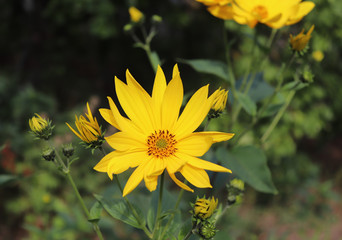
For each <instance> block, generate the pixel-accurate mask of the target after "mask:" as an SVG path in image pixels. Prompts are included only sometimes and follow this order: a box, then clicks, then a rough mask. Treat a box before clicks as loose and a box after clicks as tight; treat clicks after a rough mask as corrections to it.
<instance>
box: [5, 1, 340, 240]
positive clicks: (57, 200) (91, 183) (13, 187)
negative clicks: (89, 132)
mask: <svg viewBox="0 0 342 240" xmlns="http://www.w3.org/2000/svg"><path fill="white" fill-rule="evenodd" d="M314 2H315V3H316V7H315V9H314V10H313V12H312V13H311V14H309V15H308V16H307V17H305V19H304V21H302V22H301V23H299V24H297V25H294V26H292V27H291V28H284V29H282V30H281V31H280V32H279V33H278V35H277V37H278V39H277V42H276V44H277V45H276V47H275V50H274V51H273V52H271V53H270V54H271V58H270V60H269V61H268V62H267V66H266V67H265V69H267V71H265V72H264V73H263V74H262V78H263V79H264V80H265V82H266V83H270V84H272V81H274V80H273V79H274V76H275V74H276V70H275V69H276V67H279V65H280V63H281V60H282V59H283V58H286V57H288V56H289V55H290V51H288V52H286V51H278V50H279V49H282V50H284V49H286V48H288V35H289V33H295V34H296V33H298V32H299V31H300V30H301V29H302V27H305V28H306V29H308V28H309V26H311V24H315V30H314V33H313V37H312V40H311V43H310V49H309V51H308V53H307V55H306V56H305V60H303V61H306V65H308V66H310V67H311V69H312V71H313V74H314V76H315V77H314V83H312V84H311V85H310V87H308V88H303V89H302V90H300V91H299V92H298V93H297V94H296V96H295V98H294V100H293V102H292V103H291V106H290V108H289V110H288V112H287V113H286V114H285V116H284V118H283V119H282V120H281V122H280V124H279V125H278V128H277V129H276V130H275V131H274V132H273V134H272V135H271V138H270V141H268V145H267V146H266V155H267V156H259V157H262V158H263V157H265V159H267V161H268V162H267V163H268V165H269V167H270V169H271V174H272V177H273V182H274V185H275V187H276V188H277V190H278V194H277V195H271V194H264V193H258V192H255V191H254V190H253V189H251V188H248V189H247V191H246V194H245V200H244V202H243V203H242V205H241V206H239V207H234V208H232V209H231V210H230V211H229V213H228V214H227V217H226V219H225V221H224V223H222V224H225V225H224V226H228V227H221V229H222V230H221V231H220V232H219V233H218V236H217V239H221V238H222V239H226V236H227V235H229V236H230V237H231V239H237V238H240V239H262V238H263V237H268V238H269V239H272V238H273V239H301V238H303V237H305V236H306V237H307V236H312V237H317V238H318V237H320V236H323V237H326V239H336V237H341V236H342V230H341V229H340V228H338V227H337V226H338V223H341V221H342V216H341V212H342V206H341V204H340V203H339V202H340V191H341V187H342V168H341V159H342V151H341V149H342V138H341V135H340V133H341V131H342V127H341V124H340V122H341V118H342V106H341V103H342V92H341V91H342V88H341V83H340V76H341V71H342V70H341V69H342V67H341V66H340V65H341V62H342V61H341V50H342V43H341V41H340V39H341V37H342V25H341V24H342V15H341V14H340V13H341V11H342V2H340V1H338V0H329V1H323V0H315V1H314ZM131 4H132V5H135V6H136V7H138V8H139V9H140V10H141V11H143V12H144V13H145V15H146V16H151V15H153V14H158V15H160V16H162V18H163V22H162V24H161V25H160V26H159V29H158V35H157V36H156V37H155V39H154V40H153V42H152V48H153V49H154V50H155V51H157V52H158V53H159V56H160V57H161V59H162V62H163V69H164V70H165V71H166V75H167V76H171V70H172V66H173V64H174V63H175V62H179V63H180V65H179V67H180V71H181V74H182V79H183V81H184V87H185V91H189V90H193V89H196V88H198V87H199V86H202V85H203V84H206V83H210V84H211V86H212V87H213V88H211V89H212V90H214V89H215V88H214V87H218V85H219V81H218V80H219V79H218V78H217V77H215V76H214V75H212V74H210V73H208V74H203V73H198V72H197V71H196V70H194V69H193V68H192V67H191V64H190V65H189V64H184V59H213V60H217V61H222V60H223V59H224V57H225V56H224V52H223V51H222V49H223V43H222V31H221V29H222V22H221V21H220V20H218V19H216V18H214V17H212V16H211V15H210V14H209V13H207V12H206V11H205V8H204V7H203V6H202V5H200V4H198V3H196V2H195V1H191V0H188V1H180V0H169V1H164V2H149V1H110V0H105V1H100V2H98V1H95V0H86V1H71V0H49V1H33V0H25V1H20V2H19V1H2V2H1V3H0V16H1V25H0V35H1V36H2V37H1V38H0V52H1V57H0V103H1V110H0V120H1V123H0V145H1V146H2V148H1V160H0V163H1V166H0V174H1V175H0V200H1V201H0V202H1V203H2V204H0V212H1V213H2V214H1V215H2V217H1V219H0V237H2V238H3V239H8V238H10V239H91V238H92V237H93V232H92V230H91V229H90V228H89V224H88V223H87V222H86V221H85V220H84V218H83V215H82V212H81V209H79V208H78V206H76V199H74V197H73V195H72V194H71V191H72V190H71V189H70V187H69V186H66V182H65V180H64V178H63V177H62V176H61V175H60V174H59V173H58V172H56V171H54V169H53V166H51V165H50V164H48V163H47V162H45V161H42V159H41V155H40V150H39V147H38V146H37V145H38V144H39V143H38V142H37V141H33V140H32V136H30V134H28V118H29V117H31V116H32V115H33V113H35V112H38V113H45V114H46V115H47V116H48V117H49V118H50V119H52V120H53V121H54V123H55V124H56V125H57V127H56V135H58V137H57V138H56V139H55V141H56V142H57V143H66V142H70V141H72V140H74V141H75V143H74V146H76V147H77V148H76V152H77V154H78V155H79V157H80V159H79V160H78V161H77V162H76V163H75V164H74V165H73V175H74V178H75V179H76V181H77V184H78V186H79V188H80V190H81V193H82V194H83V195H84V196H86V200H87V204H88V205H89V206H91V204H92V203H93V202H95V198H94V197H93V196H92V195H91V192H96V193H100V194H101V195H108V196H117V197H118V196H119V193H118V192H117V191H116V188H115V186H113V184H111V183H110V182H109V180H108V178H107V176H106V175H105V174H98V173H96V172H95V171H93V170H92V167H93V166H94V165H95V163H96V162H97V161H98V160H99V158H100V156H98V155H96V154H95V155H92V157H91V159H89V157H88V156H89V152H87V151H86V150H83V149H82V147H81V146H79V144H78V141H77V140H76V139H75V138H74V136H72V134H71V133H70V131H69V130H68V129H67V127H66V126H65V125H64V122H65V121H67V122H73V117H74V114H75V113H77V114H79V113H81V112H83V106H85V102H86V101H89V102H90V105H91V108H92V109H93V112H95V110H96V109H97V108H98V107H105V106H107V103H106V102H105V101H106V96H108V95H109V96H113V95H114V94H113V93H114V89H113V80H112V79H113V75H117V76H118V77H119V78H120V79H124V73H125V69H126V68H129V69H130V71H131V72H132V74H133V75H134V76H137V78H138V79H139V82H141V84H142V85H143V86H144V87H145V89H147V90H148V91H149V90H151V87H152V81H153V77H154V73H153V70H152V69H151V68H150V66H149V63H148V61H147V59H146V57H145V55H144V52H143V51H142V50H141V49H137V48H133V47H132V44H133V41H132V40H131V38H130V36H128V35H125V34H124V32H123V30H122V29H123V26H124V25H125V24H126V23H127V22H128V21H129V16H128V12H127V9H128V7H129V6H130V5H131ZM227 28H228V29H229V31H230V35H231V37H232V38H234V39H236V42H235V44H234V45H233V48H232V49H233V56H234V64H235V65H236V66H235V68H236V69H237V72H238V73H239V75H242V73H243V71H244V66H246V64H247V63H248V61H249V58H248V54H247V53H248V52H249V49H250V47H249V46H250V43H251V41H252V39H251V37H250V35H249V34H250V33H249V29H248V28H246V27H243V26H239V25H237V24H236V23H233V22H231V23H229V24H228V25H227ZM257 28H258V31H260V32H261V35H260V38H261V39H262V38H263V37H264V38H266V37H267V36H268V35H269V31H270V30H269V29H268V28H266V27H264V26H258V27H257ZM238 29H243V30H238ZM313 51H322V52H323V53H324V59H323V61H321V62H318V61H315V59H314V58H313V57H312V52H313ZM283 54H284V55H283ZM295 64H299V63H295ZM303 71H305V65H304V66H303ZM216 72H217V71H216ZM286 77H288V78H291V76H286ZM142 81H143V82H142ZM279 101H281V99H280V100H279ZM244 114H247V113H245V112H244ZM95 115H96V116H97V117H98V119H99V120H100V121H102V120H101V117H100V116H99V114H98V113H96V114H95ZM246 116H247V115H246ZM229 117H230V116H229V115H224V116H223V117H222V120H214V121H213V123H212V124H213V125H214V127H215V124H216V125H217V126H222V125H224V124H225V121H224V120H225V119H227V118H229ZM102 123H103V122H102ZM103 124H104V123H103ZM267 124H268V122H263V121H261V122H260V123H259V124H258V125H257V126H256V127H255V131H254V132H252V133H250V134H247V135H246V136H245V137H244V138H243V139H242V141H244V142H245V143H249V142H250V141H251V139H253V137H254V135H258V134H259V135H260V132H263V131H264V130H265V127H266V126H267ZM110 131H111V129H108V132H110ZM242 131H243V129H242V126H239V125H238V126H237V128H236V130H235V132H236V133H239V132H242ZM258 131H260V132H258ZM239 151H240V153H239ZM236 152H237V153H239V154H241V152H243V153H244V154H248V151H246V149H244V150H243V151H241V150H239V149H236V151H235V152H234V153H236ZM209 154H210V153H209ZM237 156H238V154H237ZM229 167H232V168H233V167H234V166H229ZM235 167H239V166H235ZM220 177H222V176H220V175H219V176H218V177H217V179H220ZM251 182H253V180H251ZM218 183H219V181H217V184H218ZM247 183H248V182H247ZM170 187H172V186H170ZM217 187H218V188H219V185H217ZM143 193H144V192H143ZM218 194H219V195H220V193H218ZM170 195H171V194H170ZM222 196H223V195H222ZM192 197H193V196H190V195H189V196H187V198H188V199H189V201H190V200H191V201H193V200H194V199H193V198H192ZM221 200H223V199H221ZM132 201H134V200H133V199H132ZM136 201H139V200H136ZM74 205H75V207H74ZM181 207H182V209H184V210H185V211H184V212H187V211H188V208H189V206H186V205H184V206H181ZM145 214H147V213H145ZM260 218H261V219H263V220H264V221H260ZM272 219H273V221H271V220H272ZM274 219H276V220H274ZM261 222H264V223H261ZM300 222H302V224H300V225H298V223H300ZM267 223H269V224H271V223H272V224H273V226H272V227H270V225H267ZM291 223H292V224H291ZM296 224H297V225H296ZM114 225H115V226H113V222H111V220H110V219H109V218H108V216H107V215H105V216H104V218H103V219H101V221H100V226H101V228H102V229H103V231H104V234H105V236H106V237H107V238H108V239H111V238H114V237H119V238H121V239H132V237H134V238H136V239H139V238H141V235H140V232H139V231H134V232H133V233H131V231H132V230H133V229H132V228H130V227H128V226H126V225H122V224H121V223H119V222H115V223H114ZM281 226H285V227H281ZM312 226H317V227H312ZM114 228H115V229H116V231H113V229H114ZM219 228H220V227H219ZM327 228H329V229H330V231H328V233H327V232H326V229H327ZM324 229H325V230H324ZM228 233H229V234H228ZM324 234H326V235H324ZM291 237H292V238H291ZM295 237H297V238H295ZM334 237H335V238H334Z"/></svg>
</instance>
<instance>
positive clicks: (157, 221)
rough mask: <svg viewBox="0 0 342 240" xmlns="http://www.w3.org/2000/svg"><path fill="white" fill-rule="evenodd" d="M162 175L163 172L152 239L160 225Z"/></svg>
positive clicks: (162, 178)
mask: <svg viewBox="0 0 342 240" xmlns="http://www.w3.org/2000/svg"><path fill="white" fill-rule="evenodd" d="M164 175H165V172H163V173H162V175H161V176H160V187H159V197H158V207H157V215H156V219H155V223H154V228H153V232H152V238H154V237H155V234H156V231H157V229H158V228H159V225H160V222H159V218H160V214H161V210H162V202H163V189H164Z"/></svg>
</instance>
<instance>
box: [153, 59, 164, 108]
mask: <svg viewBox="0 0 342 240" xmlns="http://www.w3.org/2000/svg"><path fill="white" fill-rule="evenodd" d="M165 89H166V79H165V75H164V72H163V70H162V69H161V67H160V66H159V65H158V68H157V73H156V77H155V79H154V84H153V90H152V99H153V102H154V103H155V105H156V106H157V107H159V108H161V103H162V101H163V97H164V92H165Z"/></svg>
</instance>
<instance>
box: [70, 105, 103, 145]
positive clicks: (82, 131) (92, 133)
mask: <svg viewBox="0 0 342 240" xmlns="http://www.w3.org/2000/svg"><path fill="white" fill-rule="evenodd" d="M87 109H88V114H85V115H86V117H87V118H88V119H86V118H85V117H84V116H82V115H81V116H80V117H79V118H77V116H75V119H76V121H75V125H76V127H77V130H78V132H77V131H76V130H74V129H73V128H72V127H71V126H70V125H69V124H68V123H66V124H67V125H68V127H69V128H70V130H71V131H73V133H74V134H75V135H76V136H77V137H79V138H80V139H81V140H82V141H83V142H84V143H85V144H86V145H87V147H89V148H93V149H95V148H99V147H101V145H102V143H103V141H104V137H103V133H102V132H101V128H100V126H99V124H98V122H97V120H96V118H94V117H93V115H92V114H91V111H90V107H89V104H88V103H87Z"/></svg>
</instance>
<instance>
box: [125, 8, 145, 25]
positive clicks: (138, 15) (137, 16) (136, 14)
mask: <svg viewBox="0 0 342 240" xmlns="http://www.w3.org/2000/svg"><path fill="white" fill-rule="evenodd" d="M128 12H129V16H130V17H131V21H132V22H135V23H138V22H140V20H142V18H143V17H144V14H143V13H142V12H140V11H139V9H137V8H136V7H130V8H129V9H128Z"/></svg>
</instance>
